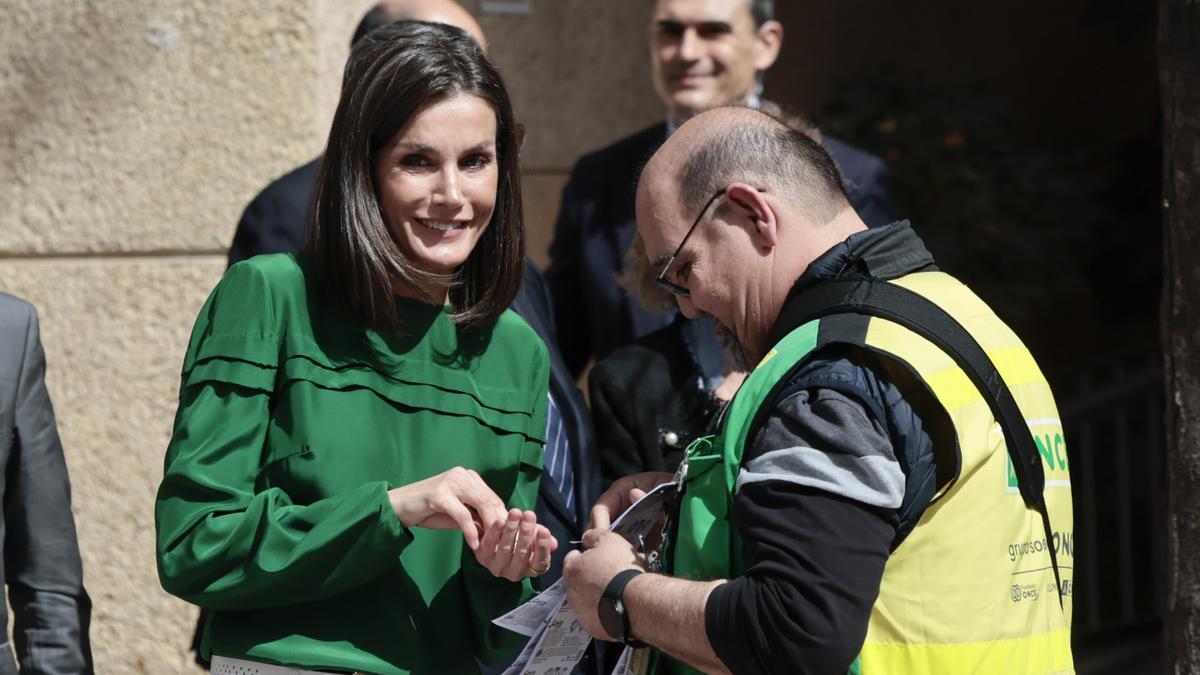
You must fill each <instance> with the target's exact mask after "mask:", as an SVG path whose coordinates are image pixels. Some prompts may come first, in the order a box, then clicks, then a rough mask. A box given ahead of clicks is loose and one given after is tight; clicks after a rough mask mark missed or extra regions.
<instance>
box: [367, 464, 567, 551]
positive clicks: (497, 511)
mask: <svg viewBox="0 0 1200 675" xmlns="http://www.w3.org/2000/svg"><path fill="white" fill-rule="evenodd" d="M388 498H389V499H390V500H391V502H392V511H394V512H395V513H396V517H397V518H399V519H400V522H402V523H404V525H405V526H406V527H425V528H429V529H431V530H462V533H463V537H464V538H465V539H466V541H467V546H470V547H471V550H472V551H476V552H477V553H478V551H479V543H480V539H481V538H482V537H484V536H485V532H486V531H487V530H488V528H487V527H485V524H486V523H499V524H503V523H504V522H505V518H506V513H505V511H506V509H505V507H504V502H503V501H502V500H501V499H500V498H499V497H497V496H496V493H495V492H492V488H490V487H488V484H487V483H485V482H483V478H481V477H480V476H479V474H478V473H476V472H475V471H474V470H473V469H464V468H463V467H461V466H456V467H454V468H453V469H450V470H449V471H444V472H442V473H439V474H438V475H436V476H433V477H431V478H426V479H425V480H422V481H417V482H416V483H409V484H408V485H404V486H402V487H398V488H393V489H391V490H388ZM493 529H495V528H493ZM542 529H545V528H542ZM547 534H549V533H548V532H547ZM551 539H553V537H551ZM539 569H540V568H539Z"/></svg>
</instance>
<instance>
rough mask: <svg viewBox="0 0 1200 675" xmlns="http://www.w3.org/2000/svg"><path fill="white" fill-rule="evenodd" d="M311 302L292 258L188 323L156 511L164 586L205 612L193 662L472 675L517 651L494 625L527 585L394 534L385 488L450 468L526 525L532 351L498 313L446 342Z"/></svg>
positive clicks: (429, 536)
mask: <svg viewBox="0 0 1200 675" xmlns="http://www.w3.org/2000/svg"><path fill="white" fill-rule="evenodd" d="M315 288H316V286H315V284H314V283H313V279H312V271H311V269H310V268H309V267H308V265H307V264H306V263H305V261H304V259H303V258H302V257H297V256H296V255H291V254H288V255H271V256H259V257H257V258H253V259H251V260H248V261H246V262H243V263H240V264H237V265H234V266H233V267H232V268H230V269H229V271H228V273H226V275H225V277H224V278H223V279H222V280H221V282H220V283H219V284H218V285H217V287H216V289H214V290H213V292H212V295H211V296H210V297H209V299H208V302H207V303H206V304H205V305H204V308H203V309H202V310H201V312H200V316H199V317H198V318H197V319H196V326H195V328H194V330H193V332H192V338H191V343H190V345H189V346H188V350H187V354H186V356H185V357H184V361H183V371H182V382H181V385H180V393H179V410H178V413H177V414H176V418H175V427H174V432H173V435H172V437H171V443H170V446H169V448H168V449H167V457H166V468H165V475H164V477H163V482H162V485H161V486H160V488H159V491H158V498H157V501H156V503H155V525H156V528H157V553H158V567H159V577H160V579H161V581H162V584H163V587H164V588H166V589H167V591H168V592H170V593H172V594H174V595H177V596H179V597H181V598H183V599H185V600H187V601H189V602H192V603H195V604H197V605H200V606H202V607H206V608H208V609H210V610H212V612H211V615H210V620H209V622H208V625H207V627H206V631H205V633H206V634H205V641H204V644H205V647H204V649H205V651H206V653H207V652H208V651H211V652H212V653H216V654H221V655H225V656H232V657H238V658H248V659H254V660H259V661H267V662H272V663H279V664H284V665H288V666H292V667H300V668H308V669H322V670H335V671H337V670H344V671H363V672H370V673H407V672H414V673H457V672H475V671H476V670H477V663H476V659H477V658H478V659H479V660H482V661H483V662H485V663H492V662H495V661H497V660H499V659H502V658H504V657H505V656H507V655H510V654H511V653H512V652H513V651H515V649H516V648H518V647H519V646H520V643H519V640H520V636H517V635H514V634H512V633H508V632H507V631H504V630H502V629H499V628H497V627H495V626H493V625H492V624H491V623H490V621H491V619H492V618H493V617H495V616H498V615H499V614H502V613H503V612H504V611H506V610H507V609H509V608H511V607H514V606H515V605H517V604H518V603H520V602H522V601H523V600H524V599H526V598H527V597H528V596H529V595H530V594H531V589H530V586H529V583H528V581H526V582H523V583H519V584H518V583H512V582H508V581H505V580H503V579H496V578H494V577H492V575H491V574H490V573H488V571H487V570H486V569H484V568H483V567H482V566H481V565H479V564H478V563H477V562H476V561H475V558H474V556H473V554H472V553H471V551H470V549H469V548H467V547H466V545H465V544H464V542H463V538H462V535H461V533H458V532H456V531H447V532H435V531H431V530H425V529H419V528H417V529H411V530H410V529H407V528H405V527H404V526H403V525H402V524H401V523H400V521H399V520H398V519H397V518H396V516H395V514H394V513H393V512H392V510H391V507H390V505H389V502H388V497H387V490H388V489H389V488H392V487H396V486H400V485H405V484H408V483H412V482H414V481H417V480H421V479H424V478H428V477H429V476H433V475H435V474H438V473H441V472H442V471H445V470H447V469H450V468H452V467H454V466H466V467H470V468H473V469H475V470H476V471H478V472H479V473H480V474H481V475H482V476H483V478H484V480H486V481H487V482H488V484H489V485H490V486H491V487H492V489H493V490H495V492H496V493H497V494H498V495H500V496H501V498H503V499H505V500H506V501H507V503H508V504H509V506H510V507H518V508H522V509H532V508H533V506H534V502H535V500H536V496H537V481H538V480H539V478H540V476H541V465H542V452H543V443H544V440H545V439H544V436H545V425H546V421H545V415H546V401H547V397H546V386H547V382H548V377H549V376H548V365H547V364H548V361H547V356H546V348H545V345H544V344H543V343H542V342H541V341H540V340H539V339H538V338H537V336H536V334H535V333H534V332H533V330H532V329H531V328H530V327H529V325H528V324H526V323H525V322H524V320H522V319H521V318H520V317H518V316H517V315H516V314H514V313H513V312H511V311H508V312H505V313H504V314H503V315H502V316H501V317H500V319H499V320H498V321H497V322H496V324H495V325H494V327H493V328H492V329H491V330H490V331H481V332H476V333H466V332H461V333H460V331H458V330H457V329H456V327H455V326H454V323H453V322H452V321H451V319H450V316H449V313H448V311H447V310H446V308H443V307H437V306H431V305H426V304H422V303H419V302H414V301H408V300H397V302H398V309H399V311H400V314H401V317H402V320H403V325H404V326H405V328H406V330H405V335H404V336H395V335H386V334H382V333H380V332H378V331H374V330H370V329H367V328H364V327H363V326H362V325H360V324H359V323H357V322H355V321H353V320H351V319H350V318H349V317H347V316H346V315H345V314H344V313H343V312H342V311H341V310H339V309H338V308H337V307H335V306H333V305H332V304H331V303H330V302H329V301H328V300H326V299H325V298H324V296H323V295H322V294H319V293H317V292H316V291H315Z"/></svg>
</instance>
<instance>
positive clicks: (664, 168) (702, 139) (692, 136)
mask: <svg viewBox="0 0 1200 675" xmlns="http://www.w3.org/2000/svg"><path fill="white" fill-rule="evenodd" d="M734 182H744V183H750V184H752V185H754V186H756V187H758V188H759V189H761V190H766V191H767V192H770V193H774V194H775V195H776V197H777V198H778V199H780V200H783V201H786V202H787V203H789V204H791V205H792V206H793V207H794V208H795V209H796V210H797V211H798V212H800V213H802V214H804V216H805V218H806V219H807V220H808V221H810V222H811V223H813V224H815V225H820V224H824V223H826V222H828V221H830V220H832V219H833V218H834V217H836V216H837V215H838V214H839V213H840V212H841V211H842V210H843V209H845V208H848V207H849V205H850V202H849V199H848V198H847V197H846V192H845V190H844V188H843V187H842V179H841V175H840V174H839V173H838V169H837V166H836V165H835V164H834V163H833V160H832V159H830V157H829V154H828V153H826V152H825V150H824V149H823V148H821V146H820V145H819V144H818V143H817V142H815V141H814V140H813V139H812V138H810V137H809V136H808V135H806V134H805V133H804V132H803V131H799V130H797V129H794V128H791V127H789V126H787V125H786V124H783V123H782V122H780V121H778V120H776V119H775V118H773V117H771V116H770V115H767V114H765V113H762V112H759V111H757V110H752V109H749V108H743V107H728V108H717V109H715V110H710V111H708V112H705V113H702V114H700V115H698V116H696V117H694V118H692V119H691V120H689V121H688V122H686V123H684V124H683V125H682V126H681V127H679V130H678V131H676V132H675V133H674V134H672V135H671V137H670V138H668V139H667V142H666V143H664V144H663V146H662V148H660V149H659V151H658V152H657V153H655V155H654V156H653V157H652V158H651V159H650V161H649V162H648V163H647V164H646V168H645V170H644V171H643V172H642V179H641V180H640V181H639V185H638V199H639V200H641V199H642V198H643V197H646V198H649V194H645V195H644V194H643V193H644V192H649V191H654V192H655V193H657V197H658V198H661V197H664V196H666V195H673V197H671V198H670V199H669V201H672V202H674V204H673V206H674V207H675V208H682V209H683V211H684V212H685V213H694V212H695V211H696V210H697V209H699V208H700V207H701V206H702V205H703V204H704V202H705V201H707V200H708V199H709V198H710V197H711V196H712V195H713V193H715V192H716V191H717V190H720V189H723V188H724V187H726V186H727V185H729V184H731V183H734ZM664 191H665V192H664Z"/></svg>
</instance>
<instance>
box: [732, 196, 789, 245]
mask: <svg viewBox="0 0 1200 675" xmlns="http://www.w3.org/2000/svg"><path fill="white" fill-rule="evenodd" d="M725 197H726V199H728V200H729V202H730V204H732V205H733V206H734V207H735V208H736V209H737V210H738V211H739V212H741V213H742V214H743V215H744V216H745V217H746V218H748V219H750V221H751V222H752V224H753V226H754V227H753V229H752V230H751V236H752V237H753V238H754V243H755V245H756V246H758V247H759V248H760V249H763V251H764V252H766V251H769V250H770V249H773V248H775V247H776V246H778V245H779V220H778V219H777V218H776V214H775V208H774V206H773V205H772V204H771V201H770V200H769V199H768V198H767V193H766V192H763V191H762V190H759V189H758V188H756V187H754V186H752V185H750V184H748V183H732V184H730V186H729V187H727V188H726V189H725Z"/></svg>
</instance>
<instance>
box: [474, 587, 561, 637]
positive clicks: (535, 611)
mask: <svg viewBox="0 0 1200 675" xmlns="http://www.w3.org/2000/svg"><path fill="white" fill-rule="evenodd" d="M566 595H567V587H566V586H564V585H563V580H562V579H559V580H558V581H556V582H554V583H553V584H552V585H551V586H550V588H547V589H546V590H544V591H542V592H541V593H539V594H538V595H535V596H533V599H532V600H530V601H529V602H526V603H525V604H523V605H521V606H520V607H517V608H516V609H514V610H512V611H511V612H509V613H507V614H505V615H504V616H501V617H497V618H495V619H492V623H494V624H496V625H497V626H500V627H501V628H507V629H508V630H511V631H512V632H514V633H520V634H521V635H528V636H530V637H533V635H534V634H536V633H537V632H538V630H539V629H541V627H542V625H543V624H545V623H546V619H548V618H550V615H552V614H554V612H555V610H557V609H558V607H559V605H561V604H562V602H563V598H565V597H566Z"/></svg>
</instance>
